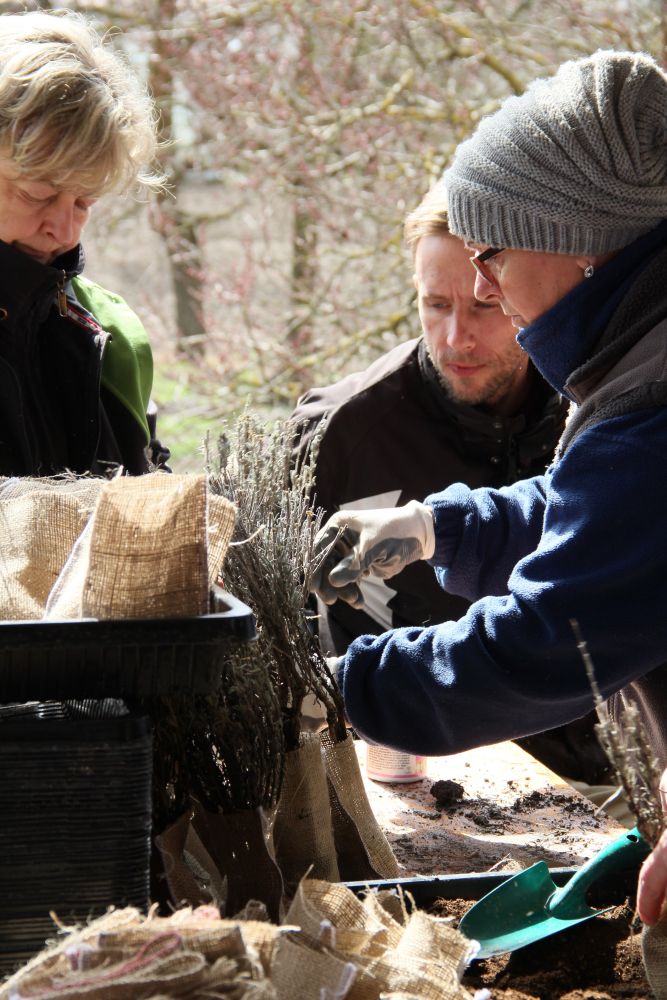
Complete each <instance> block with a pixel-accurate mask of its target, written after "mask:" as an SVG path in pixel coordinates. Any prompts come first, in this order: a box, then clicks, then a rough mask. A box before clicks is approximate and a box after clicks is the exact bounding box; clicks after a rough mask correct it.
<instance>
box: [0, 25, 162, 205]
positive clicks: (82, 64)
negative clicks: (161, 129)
mask: <svg viewBox="0 0 667 1000" xmlns="http://www.w3.org/2000/svg"><path fill="white" fill-rule="evenodd" d="M156 118H157V116H156V111H155V107H154V105H153V103H152V101H151V99H150V97H149V96H148V93H147V91H146V90H145V88H144V87H143V86H142V84H141V83H140V82H139V80H138V79H137V77H136V76H135V74H134V73H133V71H132V70H131V69H130V68H129V66H128V65H127V64H126V62H125V61H124V60H123V59H122V58H121V57H120V56H119V55H117V54H116V53H115V52H113V51H112V50H111V48H110V47H109V45H108V44H107V43H105V42H104V41H103V40H102V39H101V38H100V36H99V35H98V34H97V33H96V31H95V30H94V29H93V27H92V26H91V25H90V23H89V22H88V21H86V20H85V19H84V18H83V17H82V16H81V15H79V14H75V13H73V12H71V11H57V12H49V13H46V12H43V11H30V12H24V13H20V14H3V15H0V153H1V154H2V155H4V156H6V157H8V158H9V160H10V161H11V163H12V165H13V167H14V168H15V169H16V170H17V171H18V172H19V174H20V175H21V176H24V177H27V178H29V179H30V180H35V181H44V182H46V183H48V184H51V185H52V186H53V187H55V188H58V189H63V190H64V189H68V188H69V189H72V188H76V189H77V190H78V191H81V192H82V193H84V194H88V195H91V196H94V197H98V196H100V195H103V194H107V193H109V192H112V191H113V192H126V191H129V190H132V189H136V190H142V189H143V190H147V189H148V190H150V189H158V188H160V187H161V186H162V183H163V178H162V177H161V176H160V174H159V172H158V171H157V170H156V169H155V163H156V157H157V149H158V142H157V129H156Z"/></svg>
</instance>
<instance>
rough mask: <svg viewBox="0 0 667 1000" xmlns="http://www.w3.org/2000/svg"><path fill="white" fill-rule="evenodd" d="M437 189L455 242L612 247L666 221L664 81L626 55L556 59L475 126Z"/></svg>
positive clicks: (567, 249)
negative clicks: (548, 73)
mask: <svg viewBox="0 0 667 1000" xmlns="http://www.w3.org/2000/svg"><path fill="white" fill-rule="evenodd" d="M444 184H445V188H446V191H447V201H448V208H449V227H450V230H451V232H452V233H454V234H455V235H456V236H463V237H464V238H467V239H469V240H471V241H473V242H475V243H482V244H484V245H489V246H495V247H514V248H517V249H522V250H542V251H550V252H554V253H563V254H584V253H590V254H602V253H606V252H608V251H610V250H618V249H620V248H621V247H623V246H626V245H627V244H628V243H631V242H632V241H633V240H634V239H636V238H637V237H638V236H641V234H642V233H646V232H648V231H649V230H650V229H653V228H654V227H655V226H657V225H658V223H660V222H661V221H662V220H663V219H665V218H667V74H665V73H664V72H663V70H661V69H660V67H659V66H658V65H657V63H656V62H655V61H654V60H653V59H652V58H651V57H650V56H647V55H643V54H638V53H635V52H596V53H595V55H593V56H589V57H587V58H585V59H578V60H575V61H572V62H567V63H564V64H563V65H562V66H561V67H560V69H559V70H558V72H557V73H556V74H555V76H553V77H551V78H549V79H545V80H536V81H535V82H534V83H532V84H531V86H530V87H528V89H527V90H526V91H525V93H523V94H522V95H521V96H520V97H511V98H509V99H508V100H506V101H505V103H504V104H503V105H502V106H501V108H500V109H499V110H498V111H497V112H496V113H495V114H493V115H490V116H489V117H487V118H483V119H482V121H481V122H480V124H479V126H478V127H477V130H476V131H475V132H474V134H473V136H472V138H470V139H468V140H466V141H465V142H463V143H462V144H461V145H460V146H459V148H458V149H457V151H456V154H455V156H454V159H453V162H452V165H451V167H450V168H449V170H447V171H446V172H445V175H444Z"/></svg>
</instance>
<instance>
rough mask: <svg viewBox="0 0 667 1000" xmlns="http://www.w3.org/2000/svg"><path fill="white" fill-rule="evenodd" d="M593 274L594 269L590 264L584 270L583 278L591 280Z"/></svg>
mask: <svg viewBox="0 0 667 1000" xmlns="http://www.w3.org/2000/svg"><path fill="white" fill-rule="evenodd" d="M594 274H595V268H594V267H593V265H592V264H589V265H588V267H585V268H584V278H592V277H593V275H594Z"/></svg>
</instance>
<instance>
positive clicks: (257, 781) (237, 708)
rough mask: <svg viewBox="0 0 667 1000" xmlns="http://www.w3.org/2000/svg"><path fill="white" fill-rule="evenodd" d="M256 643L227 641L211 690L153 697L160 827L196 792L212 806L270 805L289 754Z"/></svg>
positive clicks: (231, 808)
mask: <svg viewBox="0 0 667 1000" xmlns="http://www.w3.org/2000/svg"><path fill="white" fill-rule="evenodd" d="M252 646H253V644H248V643H245V642H243V643H241V642H233V641H230V643H229V644H228V645H226V646H225V647H224V649H223V651H222V652H221V657H220V681H219V684H218V687H217V689H216V690H215V691H214V692H212V693H210V694H206V695H187V694H183V695H171V696H170V697H169V698H158V699H152V700H151V702H150V703H149V704H148V708H149V710H150V712H151V715H152V716H153V719H154V782H153V801H154V825H155V827H156V829H158V830H163V829H165V828H166V827H167V826H169V825H170V824H171V823H172V822H174V820H176V819H177V818H178V817H179V816H180V815H181V814H182V813H183V812H184V811H185V810H186V809H187V808H188V807H189V806H190V803H191V800H192V799H193V798H194V799H197V800H198V801H199V802H201V803H202V804H203V805H204V806H205V807H206V808H207V809H209V810H210V811H211V812H224V813H232V812H237V811H239V810H244V809H256V808H259V807H264V808H269V807H270V806H273V805H275V803H276V802H277V800H278V796H279V794H280V787H281V784H282V776H283V767H284V759H285V743H284V738H283V730H282V716H281V712H280V706H279V704H278V701H277V698H276V695H275V692H274V690H273V686H272V685H271V684H270V683H268V679H267V676H266V671H265V669H264V667H263V666H262V665H260V664H258V663H257V661H256V658H255V656H254V655H253V653H252V652H251V649H252Z"/></svg>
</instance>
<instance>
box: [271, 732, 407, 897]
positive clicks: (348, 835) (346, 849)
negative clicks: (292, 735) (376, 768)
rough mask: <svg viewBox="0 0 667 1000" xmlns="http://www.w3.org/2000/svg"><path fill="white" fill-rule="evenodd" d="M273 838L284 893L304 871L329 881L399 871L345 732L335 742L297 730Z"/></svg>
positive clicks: (388, 875) (384, 875)
mask: <svg viewBox="0 0 667 1000" xmlns="http://www.w3.org/2000/svg"><path fill="white" fill-rule="evenodd" d="M273 843H274V847H275V852H276V858H277V860H278V864H279V866H280V870H281V871H282V873H283V878H284V880H285V888H286V890H287V892H288V894H289V895H292V893H293V892H294V890H295V889H296V886H297V885H298V883H299V882H300V881H301V879H302V878H303V877H304V875H306V874H307V873H309V876H310V877H311V878H316V879H323V880H325V881H330V882H339V881H354V880H361V879H365V878H368V879H376V878H394V877H395V876H397V875H398V863H397V861H396V858H395V856H394V853H393V851H392V849H391V846H390V844H389V842H388V840H387V838H386V837H385V835H384V833H383V832H382V830H381V828H380V825H379V823H378V821H377V819H376V818H375V816H374V814H373V811H372V809H371V806H370V803H369V801H368V796H367V794H366V789H365V787H364V783H363V779H362V776H361V770H360V767H359V760H358V757H357V754H356V752H355V749H354V741H353V739H352V736H351V735H350V734H349V733H348V734H347V736H346V738H345V739H344V740H340V741H338V742H336V741H335V740H332V739H331V737H330V736H329V734H328V733H323V734H322V735H321V736H317V735H316V734H313V733H302V734H301V745H300V747H299V749H298V750H293V751H290V752H289V753H288V754H287V757H286V767H285V778H284V782H283V787H282V791H281V795H280V800H279V802H278V808H277V811H276V817H275V822H274V826H273Z"/></svg>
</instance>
